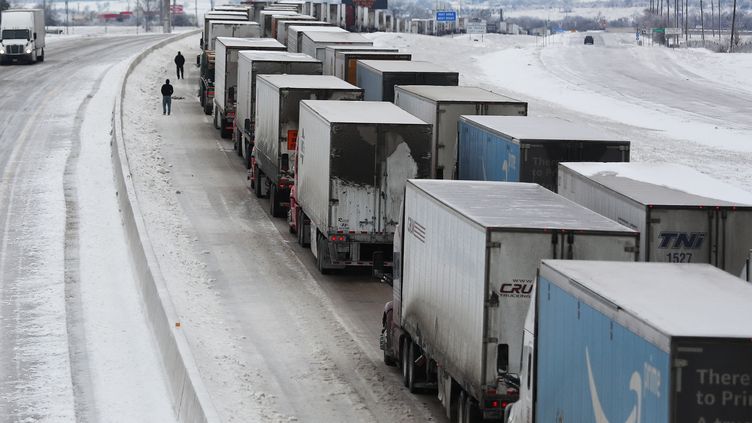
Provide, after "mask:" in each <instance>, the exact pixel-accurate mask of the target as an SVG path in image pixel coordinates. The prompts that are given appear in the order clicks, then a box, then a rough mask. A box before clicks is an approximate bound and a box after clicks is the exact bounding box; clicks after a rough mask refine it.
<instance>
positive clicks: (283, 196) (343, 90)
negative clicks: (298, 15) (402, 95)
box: [251, 53, 363, 230]
mask: <svg viewBox="0 0 752 423" xmlns="http://www.w3.org/2000/svg"><path fill="white" fill-rule="evenodd" d="M287 54H292V53H287ZM362 99H363V90H362V89H360V88H358V87H356V86H354V85H352V84H348V83H347V82H345V81H343V80H341V79H339V78H337V77H334V76H331V75H327V76H323V75H258V77H257V79H256V105H257V107H256V118H255V124H256V130H255V132H254V134H255V143H254V150H253V151H254V152H253V158H254V166H253V171H252V174H251V184H252V185H253V187H254V192H255V194H256V196H257V197H262V196H265V195H266V193H268V195H269V204H270V206H269V208H270V213H271V215H272V216H274V217H284V216H286V215H287V213H286V212H287V210H288V209H289V210H290V211H291V215H294V214H297V211H298V207H296V204H295V199H294V196H293V197H291V196H290V193H291V189H292V188H293V184H294V172H295V146H296V144H297V138H298V118H299V111H300V102H301V101H302V100H351V101H354V100H362ZM296 217H297V216H293V217H292V218H291V219H290V224H291V226H290V227H291V229H292V230H295V229H297V224H298V222H297V219H296Z"/></svg>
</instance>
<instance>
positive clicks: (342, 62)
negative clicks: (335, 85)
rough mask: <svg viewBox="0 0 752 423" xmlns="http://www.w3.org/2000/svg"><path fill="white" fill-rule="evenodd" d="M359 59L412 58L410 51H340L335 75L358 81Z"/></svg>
mask: <svg viewBox="0 0 752 423" xmlns="http://www.w3.org/2000/svg"><path fill="white" fill-rule="evenodd" d="M358 60H407V61H409V60H412V54H410V53H389V52H372V51H367V50H361V51H338V52H337V53H336V58H335V64H334V68H335V70H334V75H335V76H337V77H338V78H342V79H344V80H345V81H347V82H349V83H351V84H356V85H357V83H358Z"/></svg>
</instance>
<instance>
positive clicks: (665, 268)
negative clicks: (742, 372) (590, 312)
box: [541, 260, 752, 339]
mask: <svg viewBox="0 0 752 423" xmlns="http://www.w3.org/2000/svg"><path fill="white" fill-rule="evenodd" d="M546 267H548V268H550V269H551V270H553V271H554V272H556V273H559V274H561V275H562V276H564V277H565V278H567V279H569V280H570V281H572V280H573V281H575V284H574V285H573V286H572V287H573V288H575V289H577V288H578V285H579V286H581V287H584V288H585V290H581V289H580V290H579V291H580V292H582V293H584V294H585V295H584V297H588V296H589V297H590V298H594V299H595V301H596V302H603V300H606V301H605V305H607V306H608V307H607V308H608V309H609V310H613V312H615V313H617V314H618V313H627V314H628V315H631V316H633V317H635V318H637V319H638V320H640V321H642V322H644V323H645V324H647V325H648V326H650V327H652V328H654V329H655V330H657V331H659V332H660V333H662V334H664V335H666V336H677V337H718V338H746V339H750V338H752V325H750V322H752V307H750V304H752V284H749V283H746V282H744V281H743V280H741V279H739V278H737V277H735V276H733V275H730V274H728V273H726V272H724V271H723V270H720V269H718V268H716V267H713V266H711V265H709V264H679V263H644V262H605V261H582V260H543V263H542V265H541V272H542V273H543V271H544V269H545V268H546ZM570 285H572V284H571V282H570ZM562 288H563V289H565V290H568V289H567V287H562ZM568 291H569V292H572V290H571V289H569V290H568ZM588 291H589V292H591V293H594V294H595V296H593V295H588ZM646 293H649V294H647V295H646Z"/></svg>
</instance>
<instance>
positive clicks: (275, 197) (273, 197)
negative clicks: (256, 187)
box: [269, 183, 282, 217]
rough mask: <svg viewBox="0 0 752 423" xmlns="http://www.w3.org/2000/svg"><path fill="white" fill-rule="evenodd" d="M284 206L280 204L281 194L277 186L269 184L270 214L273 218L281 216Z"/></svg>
mask: <svg viewBox="0 0 752 423" xmlns="http://www.w3.org/2000/svg"><path fill="white" fill-rule="evenodd" d="M281 209H282V206H281V205H280V204H279V193H278V192H277V185H276V184H272V183H270V184H269V213H270V214H271V215H272V217H282V216H281V214H282V213H281Z"/></svg>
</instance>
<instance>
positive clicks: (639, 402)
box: [198, 0, 752, 423]
mask: <svg viewBox="0 0 752 423" xmlns="http://www.w3.org/2000/svg"><path fill="white" fill-rule="evenodd" d="M300 7H301V5H300V4H299V3H297V2H293V1H288V2H284V0H283V2H280V3H271V2H253V3H251V4H250V5H240V6H237V5H236V6H226V7H218V8H217V9H215V10H214V11H212V12H210V13H207V15H206V17H205V21H204V32H203V37H202V40H201V47H202V49H203V51H202V53H201V55H200V57H199V59H198V60H199V65H200V67H201V78H200V86H199V96H200V98H201V105H202V107H203V108H204V111H205V112H206V113H207V114H213V115H214V124H215V126H216V127H217V129H219V130H220V133H221V135H222V136H223V137H226V138H232V139H233V141H234V146H235V150H236V152H237V154H238V155H239V156H240V157H241V158H240V160H242V162H243V163H244V165H245V166H246V168H247V169H248V181H249V186H250V188H251V190H252V191H253V193H254V194H255V196H256V197H259V198H262V197H268V198H269V207H270V214H271V215H272V216H274V217H280V218H286V219H287V222H288V224H289V229H290V232H291V233H294V234H296V235H297V239H298V242H299V243H300V245H303V246H309V245H310V249H311V251H312V253H313V256H314V257H315V259H316V264H317V267H318V269H319V270H320V271H321V273H328V272H331V271H334V270H338V269H344V268H347V267H372V268H373V269H374V272H375V273H377V274H378V275H380V276H381V277H383V280H384V281H386V282H388V283H389V284H391V286H392V287H393V294H394V295H393V300H392V301H390V302H389V303H387V304H386V305H385V307H384V312H383V315H382V316H381V324H382V333H381V339H380V345H381V349H382V350H383V358H384V362H385V363H386V364H387V365H395V366H399V368H400V370H401V375H402V381H403V383H404V385H405V387H406V388H407V389H408V390H409V391H410V392H421V391H422V392H435V393H438V398H439V399H440V401H441V403H442V405H443V406H444V408H445V410H446V414H447V416H448V417H449V418H450V419H451V420H452V421H458V422H470V421H478V420H482V419H487V420H504V421H510V422H515V423H517V422H526V423H529V422H575V423H581V422H597V423H603V422H612V423H613V422H621V421H624V422H628V423H639V422H671V423H711V422H734V423H749V422H751V421H752V417H751V416H752V325H750V322H752V307H750V305H752V285H750V284H749V283H748V281H749V280H750V266H749V261H750V249H752V194H751V193H748V192H745V191H743V190H741V189H737V188H735V187H732V186H730V185H728V184H726V183H723V182H721V181H718V180H715V179H713V178H710V177H708V176H705V175H703V174H700V173H698V172H696V171H694V170H692V169H689V168H687V167H683V166H680V165H675V164H661V163H630V162H629V160H630V142H629V141H628V140H625V139H623V138H622V137H619V136H616V135H614V134H611V133H609V132H607V131H605V130H603V129H601V128H598V127H593V126H589V125H587V124H586V123H583V122H569V121H565V120H562V119H558V118H553V117H550V118H542V117H529V116H527V115H528V104H527V103H526V102H524V101H520V100H517V99H514V98H510V97H508V96H505V95H502V94H499V93H495V92H491V91H488V90H484V89H480V88H477V87H468V86H460V85H459V74H458V73H457V72H452V71H449V70H446V69H443V68H442V67H441V66H438V65H436V64H433V63H428V62H420V61H413V60H411V55H410V54H408V53H405V52H399V51H398V50H397V49H391V48H382V47H375V46H373V43H372V42H371V41H370V39H368V38H366V37H363V36H362V35H360V34H354V33H350V32H347V31H345V30H343V29H342V28H338V27H336V26H332V25H330V24H329V23H327V22H322V21H318V20H316V19H315V18H314V17H312V16H308V15H303V14H301V9H300Z"/></svg>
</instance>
